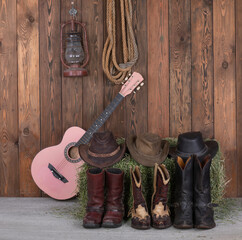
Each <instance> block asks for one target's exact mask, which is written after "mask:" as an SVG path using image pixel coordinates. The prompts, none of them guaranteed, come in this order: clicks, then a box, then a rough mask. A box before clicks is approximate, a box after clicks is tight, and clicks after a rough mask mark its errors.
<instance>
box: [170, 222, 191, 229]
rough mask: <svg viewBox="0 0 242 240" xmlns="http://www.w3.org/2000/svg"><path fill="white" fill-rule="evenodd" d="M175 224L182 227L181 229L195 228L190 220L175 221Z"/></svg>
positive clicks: (176, 226)
mask: <svg viewBox="0 0 242 240" xmlns="http://www.w3.org/2000/svg"><path fill="white" fill-rule="evenodd" d="M173 226H174V227H175V228H180V229H189V228H193V224H192V223H191V222H190V221H186V220H184V221H179V222H175V223H174V224H173Z"/></svg>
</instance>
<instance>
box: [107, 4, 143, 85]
mask: <svg viewBox="0 0 242 240" xmlns="http://www.w3.org/2000/svg"><path fill="white" fill-rule="evenodd" d="M120 11H121V29H122V48H123V63H119V64H118V63H117V58H116V23H115V18H116V16H115V0H107V17H106V22H107V32H108V37H107V40H106V42H105V44H104V49H103V55H102V66H103V71H104V72H105V74H106V75H107V77H108V79H109V80H110V81H112V82H113V83H115V84H120V83H122V82H123V80H124V79H125V78H126V76H127V75H128V74H129V73H130V72H131V68H132V67H133V66H134V64H135V63H136V62H137V59H138V48H137V44H136V40H135V37H134V31H133V27H132V2H131V0H120ZM126 25H127V26H126ZM126 28H127V29H126Z"/></svg>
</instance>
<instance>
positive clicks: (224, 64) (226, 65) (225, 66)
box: [222, 61, 229, 69]
mask: <svg viewBox="0 0 242 240" xmlns="http://www.w3.org/2000/svg"><path fill="white" fill-rule="evenodd" d="M228 66H229V64H228V62H227V61H223V63H222V67H223V69H227V68H228Z"/></svg>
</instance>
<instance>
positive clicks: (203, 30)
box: [191, 0, 214, 138]
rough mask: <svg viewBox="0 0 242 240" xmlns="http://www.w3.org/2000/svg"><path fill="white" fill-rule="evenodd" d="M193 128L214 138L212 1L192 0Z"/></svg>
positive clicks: (204, 135)
mask: <svg viewBox="0 0 242 240" xmlns="http://www.w3.org/2000/svg"><path fill="white" fill-rule="evenodd" d="M191 34H192V37H191V39H192V42H191V46H192V47H191V50H192V130H193V131H201V132H202V133H203V137H204V138H213V136H214V134H213V121H214V117H213V43H212V42H213V4H212V1H206V0H202V1H200V0H195V1H191Z"/></svg>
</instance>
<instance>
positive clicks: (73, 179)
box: [31, 127, 85, 200]
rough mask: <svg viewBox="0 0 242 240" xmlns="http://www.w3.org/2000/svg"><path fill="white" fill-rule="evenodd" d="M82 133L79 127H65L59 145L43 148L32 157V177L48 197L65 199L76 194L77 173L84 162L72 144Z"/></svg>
mask: <svg viewBox="0 0 242 240" xmlns="http://www.w3.org/2000/svg"><path fill="white" fill-rule="evenodd" d="M84 133H85V131H84V130H83V129H82V128H79V127H71V128H69V129H67V130H66V132H65V134H64V136H63V139H62V141H61V143H60V144H59V145H56V146H52V147H48V148H45V149H43V150H42V151H40V152H39V153H38V154H37V155H36V156H35V158H34V159H33V162H32V165H31V174H32V177H33V179H34V181H35V183H36V184H37V186H38V187H39V188H40V189H41V190H42V191H44V192H45V193H46V194H48V195H49V196H50V197H52V198H55V199H58V200H65V199H69V198H72V197H74V196H75V195H76V194H77V192H78V189H77V184H78V183H77V180H78V177H77V175H78V173H79V171H80V167H81V166H82V165H83V163H84V162H83V160H81V158H80V156H79V153H78V148H77V147H74V145H75V143H76V142H77V141H78V140H79V139H80V137H81V136H83V135H84Z"/></svg>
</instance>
